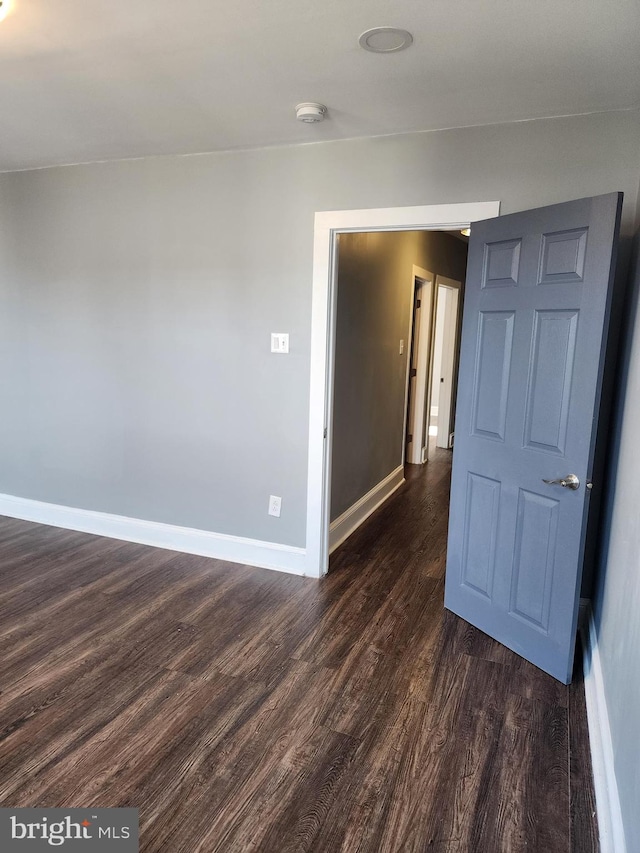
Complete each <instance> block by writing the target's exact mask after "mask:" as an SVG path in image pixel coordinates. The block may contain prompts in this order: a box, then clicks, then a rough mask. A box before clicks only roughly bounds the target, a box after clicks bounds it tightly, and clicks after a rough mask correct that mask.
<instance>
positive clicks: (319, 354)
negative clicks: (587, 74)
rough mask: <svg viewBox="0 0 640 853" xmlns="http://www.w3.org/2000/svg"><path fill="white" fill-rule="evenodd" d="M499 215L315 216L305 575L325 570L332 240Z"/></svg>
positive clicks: (489, 211)
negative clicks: (351, 233)
mask: <svg viewBox="0 0 640 853" xmlns="http://www.w3.org/2000/svg"><path fill="white" fill-rule="evenodd" d="M499 213H500V202H499V201H483V202H468V203H462V204H440V205H426V206H419V207H390V208H371V209H363V210H333V211H320V212H318V213H316V215H315V225H314V247H313V290H312V305H311V372H310V398H309V457H308V469H307V531H306V534H307V535H306V566H307V571H306V574H307V575H309V576H311V577H322V576H323V575H325V574H326V573H327V570H328V564H329V500H330V494H331V446H332V444H331V442H332V435H331V428H332V421H333V417H332V415H333V370H334V356H335V327H336V306H337V300H336V295H337V289H336V272H337V251H336V237H337V235H338V234H342V233H349V232H363V231H417V230H423V231H455V230H461V229H463V228H468V227H469V225H470V224H471V223H472V222H476V221H478V220H481V219H490V218H492V217H494V216H498V215H499Z"/></svg>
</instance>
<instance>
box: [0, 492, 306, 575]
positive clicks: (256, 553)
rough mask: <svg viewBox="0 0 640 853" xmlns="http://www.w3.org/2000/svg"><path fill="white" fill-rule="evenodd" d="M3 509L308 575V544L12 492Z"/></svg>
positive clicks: (0, 498)
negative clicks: (250, 536) (200, 527)
mask: <svg viewBox="0 0 640 853" xmlns="http://www.w3.org/2000/svg"><path fill="white" fill-rule="evenodd" d="M0 515H7V516H9V517H10V518H20V519H23V520H24V521H35V522H37V523H38V524H49V525H51V526H52V527H64V528H66V529H67V530H79V531H80V532H82V533H93V534H94V535H96V536H108V537H109V538H111V539H123V540H125V541H126V542H137V543H139V544H140V545H152V546H154V547H156V548H166V549H168V550H170V551H182V552H184V553H186V554H198V555H199V556H202V557H214V558H215V559H218V560H228V561H229V562H231V563H243V564H245V565H248V566H258V567H259V568H264V569H275V570H276V571H279V572H289V573H290V574H294V575H304V574H306V573H307V571H308V568H307V561H306V550H305V549H304V548H296V547H294V546H292V545H280V544H278V543H276V542H262V541H260V540H259V539H246V538H243V537H241V536H228V535H227V534H224V533H212V532H210V531H208V530H196V529H195V528H191V527H178V526H177V525H174V524H162V523H160V522H157V521H144V520H143V519H140V518H128V517H127V516H124V515H111V514H110V513H107V512H96V511H94V510H86V509H76V508H75V507H69V506H60V505H58V504H50V503H44V502H43V501H34V500H29V499H28V498H18V497H15V496H13V495H0Z"/></svg>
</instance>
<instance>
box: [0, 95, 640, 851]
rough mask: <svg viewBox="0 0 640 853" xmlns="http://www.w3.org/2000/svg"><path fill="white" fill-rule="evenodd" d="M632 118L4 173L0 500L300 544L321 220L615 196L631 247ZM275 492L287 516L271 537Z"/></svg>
mask: <svg viewBox="0 0 640 853" xmlns="http://www.w3.org/2000/svg"><path fill="white" fill-rule="evenodd" d="M639 119H640V114H639V113H638V111H637V110H636V111H621V112H611V113H606V114H599V115H591V116H582V117H573V118H563V119H551V120H540V121H532V122H522V123H514V124H510V125H496V126H487V127H476V128H466V129H465V128H462V129H457V130H451V131H443V132H437V133H418V134H409V135H403V136H392V137H385V138H379V139H369V140H351V141H343V142H335V143H326V144H318V145H301V146H294V147H284V148H274V149H265V150H259V151H244V152H235V153H226V154H215V155H207V156H194V157H169V158H156V159H147V160H139V161H128V162H120V163H103V164H94V165H89V166H76V167H68V168H56V169H47V170H41V171H37V172H24V173H15V174H6V175H2V176H0V229H1V230H2V237H1V238H0V294H1V297H2V311H0V323H1V327H0V337H1V339H2V355H3V358H2V359H0V389H1V390H2V404H3V416H2V418H0V491H1V492H5V493H9V494H13V495H19V496H23V497H28V498H35V499H40V500H46V501H51V502H54V503H62V504H69V505H71V506H77V507H82V508H87V509H96V510H103V511H107V512H115V513H121V514H124V515H131V516H134V517H139V518H145V519H151V520H157V521H166V522H171V523H175V524H185V525H188V526H193V527H199V528H203V529H205V530H214V531H217V532H220V533H230V534H236V535H240V536H248V537H254V538H257V539H267V540H272V541H276V542H282V543H285V544H292V545H304V541H305V529H304V523H305V512H306V506H305V504H306V465H307V441H308V436H307V430H308V417H307V411H308V402H309V401H308V395H309V341H310V318H311V263H312V241H313V214H314V212H315V211H316V210H330V209H338V208H345V209H346V208H361V207H387V206H404V205H418V204H438V203H445V202H461V201H482V200H492V199H500V200H501V201H502V211H503V213H509V212H512V211H516V210H522V209H525V208H528V207H535V206H538V205H544V204H552V203H554V202H560V201H565V200H567V199H571V198H577V197H580V196H586V195H595V194H599V193H605V192H611V191H613V190H623V191H624V192H625V193H626V201H625V208H624V212H623V230H624V232H625V233H626V234H630V233H632V231H633V224H634V219H635V212H634V209H635V204H636V199H637V190H638V175H639V173H640V120H639ZM7 219H8V220H9V221H8V222H7ZM636 281H637V278H636ZM632 308H633V313H632V315H631V320H632V326H631V329H630V335H629V342H630V343H629V347H628V350H627V366H628V370H627V386H626V394H625V396H624V399H623V401H622V403H621V410H622V416H621V420H620V423H619V433H618V442H617V456H616V459H615V460H614V461H615V465H613V467H612V470H613V476H614V477H615V486H616V493H615V495H613V497H612V498H611V502H610V513H609V516H608V522H607V526H606V529H607V533H608V535H607V540H606V541H607V547H606V558H607V565H606V574H603V576H602V577H601V587H600V593H599V595H598V599H597V602H596V605H597V613H598V619H599V636H600V645H601V652H602V660H603V666H604V674H605V683H606V687H607V698H608V704H609V710H610V713H611V722H612V734H613V739H614V745H615V749H616V762H617V764H616V770H617V775H618V781H619V786H620V794H621V798H622V804H623V809H624V815H625V820H626V829H627V840H628V844H629V849H630V850H634V849H640V840H639V838H640V831H639V829H638V818H637V803H638V801H639V791H638V770H637V768H638V766H640V760H639V755H638V740H639V732H638V719H639V718H640V699H639V696H638V684H639V683H640V678H639V677H638V673H639V664H640V637H639V635H638V624H639V620H638V616H637V614H638V607H639V605H640V591H639V589H640V587H639V582H638V574H639V564H640V532H639V528H638V497H639V496H638V482H640V454H638V453H637V442H638V435H640V416H639V414H638V413H639V412H640V316H638V309H637V303H634V304H633V306H632ZM271 331H289V332H290V333H291V355H290V356H288V357H281V356H271V355H270V354H269V352H268V346H269V332H271ZM269 493H274V494H280V495H282V497H283V505H282V517H281V518H280V519H279V520H278V519H273V518H270V517H268V516H267V512H266V510H267V496H268V494H269Z"/></svg>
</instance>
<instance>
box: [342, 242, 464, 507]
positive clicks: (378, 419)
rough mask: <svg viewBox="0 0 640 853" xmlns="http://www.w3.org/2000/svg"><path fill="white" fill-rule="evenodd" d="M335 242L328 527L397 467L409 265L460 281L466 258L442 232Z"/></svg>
mask: <svg viewBox="0 0 640 853" xmlns="http://www.w3.org/2000/svg"><path fill="white" fill-rule="evenodd" d="M338 239H339V249H338V281H337V321H336V355H335V372H334V410H333V452H332V472H331V520H332V521H333V520H335V519H336V518H338V517H339V516H340V515H341V514H342V513H343V512H344V511H345V510H347V509H349V507H351V506H352V505H353V504H354V503H355V502H356V501H357V500H358V499H359V498H361V497H363V495H365V494H367V492H369V491H370V490H371V489H372V488H373V487H374V486H377V485H378V483H380V482H381V481H382V480H383V479H384V478H385V477H386V476H387V475H388V474H390V473H391V472H392V471H394V470H395V469H396V468H397V467H398V466H399V465H402V461H403V460H402V443H403V425H404V411H405V391H406V383H407V359H408V356H409V340H410V316H411V296H412V286H413V265H414V264H415V265H416V266H419V267H421V268H423V269H426V270H428V271H429V272H431V273H434V274H435V275H445V276H448V277H449V278H453V279H456V280H457V281H462V280H463V279H464V272H465V266H466V256H467V247H466V245H465V243H463V242H461V241H460V240H457V239H456V238H455V237H452V236H451V235H449V234H443V233H441V232H433V231H401V232H397V233H393V232H387V233H385V232H377V233H365V234H341V235H340V236H339V238H338ZM401 340H402V341H403V342H404V352H403V354H402V355H401V354H400V346H399V344H400V341H401Z"/></svg>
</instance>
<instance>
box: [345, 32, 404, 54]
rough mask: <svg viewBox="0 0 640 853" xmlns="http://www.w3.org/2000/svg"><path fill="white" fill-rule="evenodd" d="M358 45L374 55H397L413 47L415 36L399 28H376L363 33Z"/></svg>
mask: <svg viewBox="0 0 640 853" xmlns="http://www.w3.org/2000/svg"><path fill="white" fill-rule="evenodd" d="M358 44H359V45H360V47H362V48H364V49H365V50H370V51H371V52H372V53H395V52H396V51H398V50H404V49H405V48H407V47H409V46H410V45H412V44H413V36H412V35H411V33H410V32H408V30H401V29H399V28H398V27H374V28H373V29H372V30H367V31H366V32H364V33H362V35H361V36H360V38H359V39H358Z"/></svg>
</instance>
